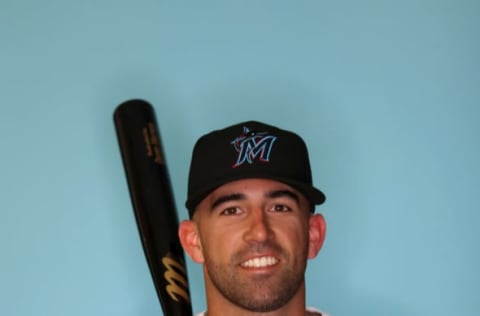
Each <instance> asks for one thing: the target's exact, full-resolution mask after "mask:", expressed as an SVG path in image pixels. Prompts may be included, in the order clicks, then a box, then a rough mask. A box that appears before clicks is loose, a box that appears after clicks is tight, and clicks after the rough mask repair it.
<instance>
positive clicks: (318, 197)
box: [185, 174, 326, 215]
mask: <svg viewBox="0 0 480 316" xmlns="http://www.w3.org/2000/svg"><path fill="white" fill-rule="evenodd" d="M243 179H270V180H275V181H279V182H282V183H285V184H287V185H289V186H291V187H293V188H295V189H296V190H298V191H300V192H301V193H302V194H303V195H304V196H305V197H306V199H307V200H308V201H309V202H310V203H311V204H313V205H320V204H322V203H324V202H325V199H326V197H325V194H323V192H322V191H320V190H319V189H317V188H315V187H314V186H312V185H310V184H308V183H303V182H299V181H295V180H292V179H288V178H282V177H274V176H270V175H258V174H256V175H251V174H242V175H235V177H231V178H224V179H222V180H221V181H217V182H213V183H211V185H209V186H208V187H206V188H204V189H203V190H200V191H198V192H197V193H196V194H195V195H193V196H191V197H190V198H189V199H188V200H187V201H186V203H185V206H186V207H187V209H188V210H189V213H190V215H191V214H193V213H194V211H195V208H196V207H197V205H198V204H199V203H200V202H201V201H202V200H203V199H204V198H205V197H206V196H207V195H208V194H210V192H212V191H214V190H215V189H216V188H218V187H220V186H222V185H224V184H226V183H229V182H232V181H236V180H243Z"/></svg>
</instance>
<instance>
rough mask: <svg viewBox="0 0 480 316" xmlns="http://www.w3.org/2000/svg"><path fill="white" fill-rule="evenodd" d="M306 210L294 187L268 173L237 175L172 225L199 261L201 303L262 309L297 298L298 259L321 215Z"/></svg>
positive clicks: (317, 236) (317, 237)
mask: <svg viewBox="0 0 480 316" xmlns="http://www.w3.org/2000/svg"><path fill="white" fill-rule="evenodd" d="M309 210H310V205H309V203H308V201H307V200H306V199H305V197H304V196H303V195H302V194H301V193H300V192H298V191H297V190H295V189H293V188H292V187H290V186H288V185H286V184H283V183H280V182H276V181H272V180H264V179H246V180H238V181H234V182H231V183H227V184H225V185H223V186H221V187H219V188H217V189H216V190H215V191H213V192H212V193H210V194H209V195H208V196H207V197H206V198H205V199H204V200H203V201H202V202H201V203H200V204H199V205H198V206H197V209H196V211H195V214H194V218H193V221H185V222H182V223H181V225H180V239H181V240H182V244H183V245H184V248H185V250H186V251H187V253H188V254H189V255H190V256H191V257H192V259H193V260H194V261H196V262H199V263H203V264H204V274H205V281H206V288H207V298H208V300H209V305H212V304H210V303H211V302H212V301H213V302H215V305H217V304H220V303H221V302H224V303H225V302H227V304H233V305H236V306H237V307H240V308H241V309H244V310H249V311H256V312H267V311H273V310H278V309H280V308H282V307H283V306H284V305H286V304H287V303H288V302H290V301H292V300H303V302H304V295H305V293H304V287H305V286H304V273H305V268H306V262H307V259H308V258H313V257H315V256H316V254H317V253H318V251H319V250H320V247H321V245H322V242H323V238H324V233H325V223H324V221H323V217H322V216H321V215H312V214H311V213H310V212H309ZM303 304H304V303H303ZM209 308H210V307H209Z"/></svg>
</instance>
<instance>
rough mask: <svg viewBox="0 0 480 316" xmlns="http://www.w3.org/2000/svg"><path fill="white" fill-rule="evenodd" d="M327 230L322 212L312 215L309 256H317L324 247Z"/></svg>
mask: <svg viewBox="0 0 480 316" xmlns="http://www.w3.org/2000/svg"><path fill="white" fill-rule="evenodd" d="M326 232H327V224H326V223H325V218H324V217H323V215H321V214H314V215H312V216H310V226H309V244H308V258H309V259H312V258H315V257H316V256H317V254H318V252H319V251H320V249H321V248H322V245H323V242H324V240H325V234H326Z"/></svg>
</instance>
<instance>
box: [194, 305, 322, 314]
mask: <svg viewBox="0 0 480 316" xmlns="http://www.w3.org/2000/svg"><path fill="white" fill-rule="evenodd" d="M307 312H311V313H318V314H319V315H320V316H328V314H325V313H324V312H321V311H319V310H318V309H315V308H312V307H307ZM195 316H205V312H201V313H198V314H197V315H195Z"/></svg>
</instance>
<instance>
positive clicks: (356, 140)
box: [0, 0, 480, 316]
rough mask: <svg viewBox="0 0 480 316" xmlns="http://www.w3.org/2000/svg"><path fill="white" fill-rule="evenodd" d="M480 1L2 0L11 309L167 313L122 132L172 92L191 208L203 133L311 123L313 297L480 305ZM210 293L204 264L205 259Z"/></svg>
mask: <svg viewBox="0 0 480 316" xmlns="http://www.w3.org/2000/svg"><path fill="white" fill-rule="evenodd" d="M479 31H480V3H479V2H478V1H473V0H472V1H468V0H461V1H453V0H450V1H447V0H443V1H440V0H439V1H428V0H419V1H413V0H407V1H374V0H367V1H353V0H351V1H320V0H318V1H238V2H234V1H214V2H206V1H191V2H190V1H162V0H137V1H132V0H130V1H127V0H120V1H119V0H116V1H106V0H103V1H93V0H85V1H65V0H62V1H61V0H47V1H31V0H30V1H27V0H23V1H22V0H15V1H13V0H3V1H1V2H0V40H1V42H0V43H1V44H0V45H1V46H0V48H1V49H0V107H1V108H0V109H1V111H0V145H1V147H0V154H1V164H0V197H1V199H0V251H1V252H0V315H15V316H17V315H18V316H26V315H44V316H64V315H72V316H74V315H117V316H123V315H125V316H137V315H140V316H151V315H161V314H162V313H161V310H160V307H159V303H158V301H157V298H156V295H155V292H154V288H153V285H152V282H151V280H150V274H149V272H148V269H147V266H146V262H145V259H144V256H143V252H142V248H141V245H140V241H139V238H138V233H137V227H136V224H135V221H134V217H133V212H132V209H131V204H130V199H129V196H128V191H127V186H126V181H125V177H124V171H123V167H122V164H121V160H120V154H119V150H118V146H117V141H116V137H115V131H114V127H113V122H112V113H113V110H114V108H115V106H116V105H117V104H119V103H120V102H123V101H125V100H127V99H130V98H135V97H140V98H144V99H146V100H148V101H150V102H152V103H153V104H154V105H155V108H156V112H157V120H158V122H159V125H160V130H161V133H162V137H163V141H164V143H165V144H164V146H165V149H166V154H167V161H168V163H169V168H170V173H171V178H172V182H173V185H174V191H175V196H176V200H177V203H178V211H179V213H180V216H181V218H185V217H186V211H185V209H184V208H183V202H184V199H185V193H186V177H187V168H188V163H189V159H190V152H191V148H192V146H193V143H194V141H195V140H196V138H197V137H198V136H200V134H203V133H205V132H207V131H209V130H211V129H214V128H219V127H223V126H226V125H228V124H231V123H236V122H239V121H242V120H246V119H258V120H264V121H267V122H269V123H272V124H278V125H279V126H282V127H284V128H288V129H293V130H295V131H297V132H299V133H300V134H302V135H303V136H304V138H305V140H306V141H307V143H308V144H309V146H310V151H311V160H312V164H313V172H314V178H315V183H316V184H317V185H318V186H319V187H320V188H322V189H323V190H324V191H325V192H326V194H327V202H326V204H324V205H323V206H322V207H321V208H319V212H322V213H324V214H325V216H326V219H327V221H328V224H329V226H328V227H329V228H328V238H327V240H326V244H325V247H324V249H323V251H322V252H321V254H320V255H319V257H318V258H317V259H315V260H314V261H311V262H310V265H309V268H308V274H307V279H308V281H307V282H308V304H309V305H314V306H317V307H319V308H322V309H324V310H326V311H328V312H329V313H331V314H332V315H335V316H340V315H346V316H350V315H369V316H372V315H373V316H380V315H390V316H400V315H422V316H425V315H436V316H443V315H445V316H446V315H452V314H454V315H480V312H479V311H478V309H479V308H480V303H479V300H480V294H479V293H480V285H479V284H480V272H479V266H480V253H479V246H478V242H479V240H480V232H479V228H478V227H479V223H480V212H479V211H480V209H479V197H480V192H479V191H480V190H479V189H480V181H479V178H480V168H479V162H480V142H479V139H478V137H479V135H480V126H479V119H480V107H479V106H480V62H479V56H480V35H479V34H480V33H479ZM188 268H189V272H190V281H191V290H192V296H193V303H194V307H195V310H196V311H199V310H201V309H203V307H204V294H203V283H202V282H203V281H202V277H201V271H200V267H198V266H196V265H194V264H193V263H192V262H191V261H189V262H188Z"/></svg>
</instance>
